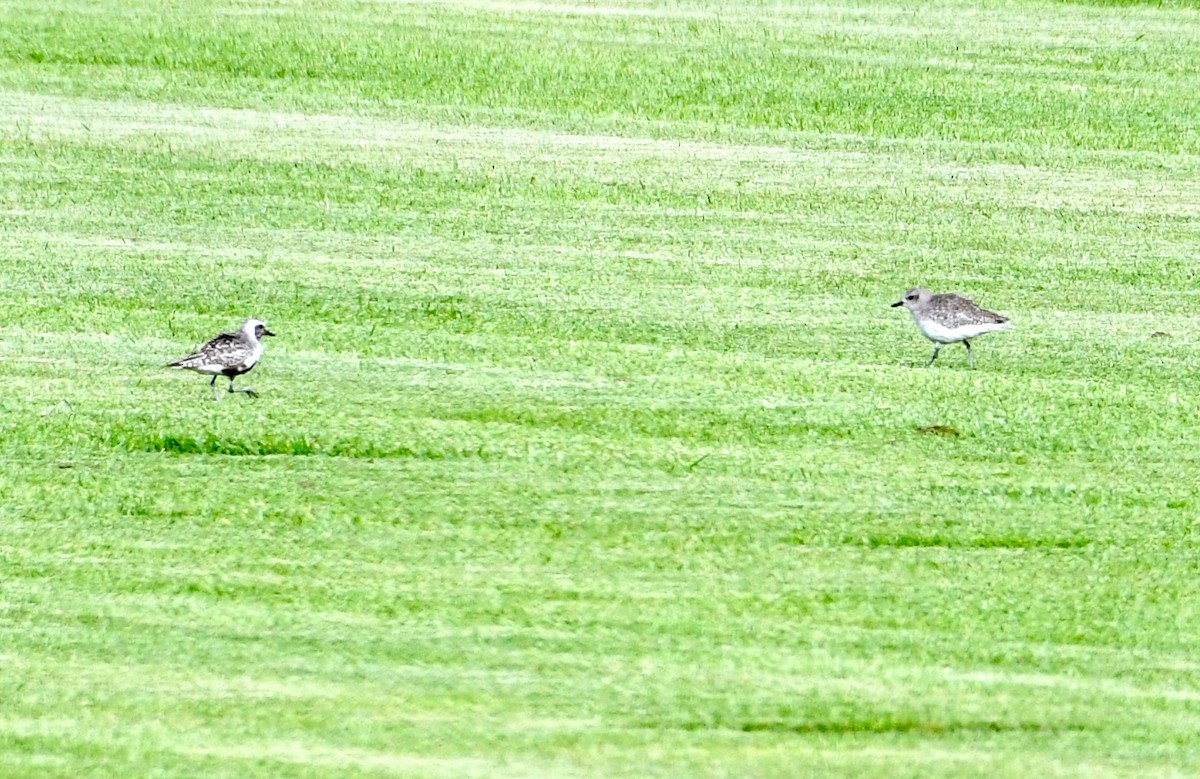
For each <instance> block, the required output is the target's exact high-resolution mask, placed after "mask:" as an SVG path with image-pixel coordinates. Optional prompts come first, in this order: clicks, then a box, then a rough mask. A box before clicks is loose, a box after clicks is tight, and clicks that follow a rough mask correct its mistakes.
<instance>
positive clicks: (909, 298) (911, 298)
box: [904, 295, 917, 300]
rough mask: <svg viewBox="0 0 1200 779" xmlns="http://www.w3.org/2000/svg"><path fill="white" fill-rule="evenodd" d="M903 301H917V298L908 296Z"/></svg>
mask: <svg viewBox="0 0 1200 779" xmlns="http://www.w3.org/2000/svg"><path fill="white" fill-rule="evenodd" d="M904 299H905V300H916V299H917V296H916V295H909V296H908V297H906V298H904Z"/></svg>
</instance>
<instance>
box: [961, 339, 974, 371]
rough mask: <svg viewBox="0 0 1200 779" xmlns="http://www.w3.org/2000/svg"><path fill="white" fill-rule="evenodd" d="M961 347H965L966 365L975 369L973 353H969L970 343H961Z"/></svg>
mask: <svg viewBox="0 0 1200 779" xmlns="http://www.w3.org/2000/svg"><path fill="white" fill-rule="evenodd" d="M963 345H964V346H966V347H967V365H969V366H971V367H972V368H974V367H975V352H973V351H971V342H970V341H963Z"/></svg>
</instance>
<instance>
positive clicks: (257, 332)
mask: <svg viewBox="0 0 1200 779" xmlns="http://www.w3.org/2000/svg"><path fill="white" fill-rule="evenodd" d="M266 329H267V328H265V327H263V326H262V325H255V326H254V337H255V338H262V334H263V330H266Z"/></svg>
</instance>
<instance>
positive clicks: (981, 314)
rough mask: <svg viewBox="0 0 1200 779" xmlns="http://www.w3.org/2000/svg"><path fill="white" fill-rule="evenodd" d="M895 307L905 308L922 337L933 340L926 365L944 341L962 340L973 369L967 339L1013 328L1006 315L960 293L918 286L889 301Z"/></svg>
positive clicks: (973, 361) (971, 354)
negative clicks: (931, 352)
mask: <svg viewBox="0 0 1200 779" xmlns="http://www.w3.org/2000/svg"><path fill="white" fill-rule="evenodd" d="M897 306H904V307H905V308H907V309H908V310H909V312H910V313H911V314H912V317H913V321H915V322H916V323H917V327H919V328H921V332H922V333H923V334H924V336H925V337H926V338H928V339H929V340H930V341H933V356H932V357H930V358H929V362H928V363H927V364H928V365H933V361H934V360H936V359H937V356H938V352H939V351H940V350H941V348H942V345H943V344H954V343H958V342H959V341H962V342H963V344H965V345H966V347H967V362H968V364H970V366H971V367H972V368H974V367H975V353H974V352H972V351H971V342H970V341H969V340H967V339H969V338H978V337H979V336H981V335H984V334H985V333H991V332H994V331H996V330H1008V329H1010V328H1011V327H1012V324H1011V323H1010V322H1009V321H1008V317H1003V316H1000V315H999V314H997V313H994V312H992V311H988V310H987V309H984V308H980V307H979V306H977V305H975V304H974V303H973V302H971V301H970V300H967V299H966V298H964V297H962V296H961V295H954V294H945V295H934V294H931V293H930V292H929V290H927V289H923V288H921V287H915V288H913V289H910V290H909V291H908V292H905V293H904V298H903V299H901V300H897V301H896V302H895V303H893V304H892V308H896V307H897Z"/></svg>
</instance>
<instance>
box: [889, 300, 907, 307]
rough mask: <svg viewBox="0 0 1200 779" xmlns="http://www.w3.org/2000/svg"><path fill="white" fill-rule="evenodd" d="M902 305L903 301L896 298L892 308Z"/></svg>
mask: <svg viewBox="0 0 1200 779" xmlns="http://www.w3.org/2000/svg"><path fill="white" fill-rule="evenodd" d="M902 305H904V301H903V300H897V301H896V302H895V303H893V304H892V308H896V307H897V306H902Z"/></svg>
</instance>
